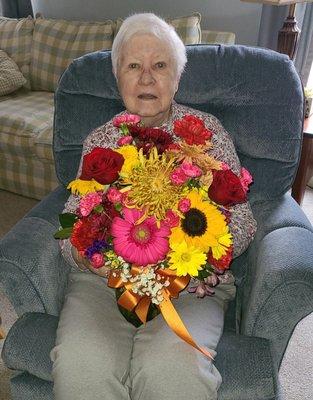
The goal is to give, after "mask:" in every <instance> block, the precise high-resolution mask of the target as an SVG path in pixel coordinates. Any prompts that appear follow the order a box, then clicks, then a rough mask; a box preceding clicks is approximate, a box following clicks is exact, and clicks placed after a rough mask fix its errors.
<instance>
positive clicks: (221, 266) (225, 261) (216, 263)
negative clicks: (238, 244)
mask: <svg viewBox="0 0 313 400" xmlns="http://www.w3.org/2000/svg"><path fill="white" fill-rule="evenodd" d="M232 259H233V246H231V247H229V248H228V249H227V253H226V254H225V255H224V256H222V257H221V258H220V259H218V260H216V259H215V258H214V257H213V255H212V251H210V252H209V253H208V254H207V260H208V263H209V264H211V265H212V266H213V267H215V268H216V269H217V270H218V271H220V272H222V271H224V270H225V269H228V268H229V265H230V263H231V261H232Z"/></svg>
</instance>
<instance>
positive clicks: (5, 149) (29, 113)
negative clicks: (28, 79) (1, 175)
mask: <svg viewBox="0 0 313 400" xmlns="http://www.w3.org/2000/svg"><path fill="white" fill-rule="evenodd" d="M53 95H54V94H53V93H50V92H31V91H24V90H19V91H18V92H16V93H14V94H12V95H10V96H3V97H1V98H0V133H1V135H0V152H1V153H5V154H12V155H20V156H26V157H38V158H40V159H44V160H49V161H53V154H52V126H53V110H54V104H53Z"/></svg>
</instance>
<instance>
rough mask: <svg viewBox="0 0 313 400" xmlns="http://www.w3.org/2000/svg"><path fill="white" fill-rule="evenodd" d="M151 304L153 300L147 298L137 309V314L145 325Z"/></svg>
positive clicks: (141, 301)
mask: <svg viewBox="0 0 313 400" xmlns="http://www.w3.org/2000/svg"><path fill="white" fill-rule="evenodd" d="M150 303H151V299H150V298H149V297H147V296H146V297H144V298H143V299H142V300H140V302H139V304H138V305H137V307H136V310H135V313H136V314H137V316H138V318H139V319H140V321H141V322H142V323H143V324H145V323H146V321H147V315H148V310H149V306H150Z"/></svg>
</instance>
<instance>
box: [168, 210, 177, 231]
mask: <svg viewBox="0 0 313 400" xmlns="http://www.w3.org/2000/svg"><path fill="white" fill-rule="evenodd" d="M179 220H180V219H179V216H178V215H177V214H176V213H175V212H174V211H172V210H167V211H166V214H165V221H164V222H165V223H166V224H167V225H168V226H169V227H170V228H175V226H178V225H179Z"/></svg>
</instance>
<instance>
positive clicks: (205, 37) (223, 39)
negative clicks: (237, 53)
mask: <svg viewBox="0 0 313 400" xmlns="http://www.w3.org/2000/svg"><path fill="white" fill-rule="evenodd" d="M235 40H236V35H235V33H233V32H221V31H209V30H202V31H201V43H203V44H215V43H223V44H235Z"/></svg>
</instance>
